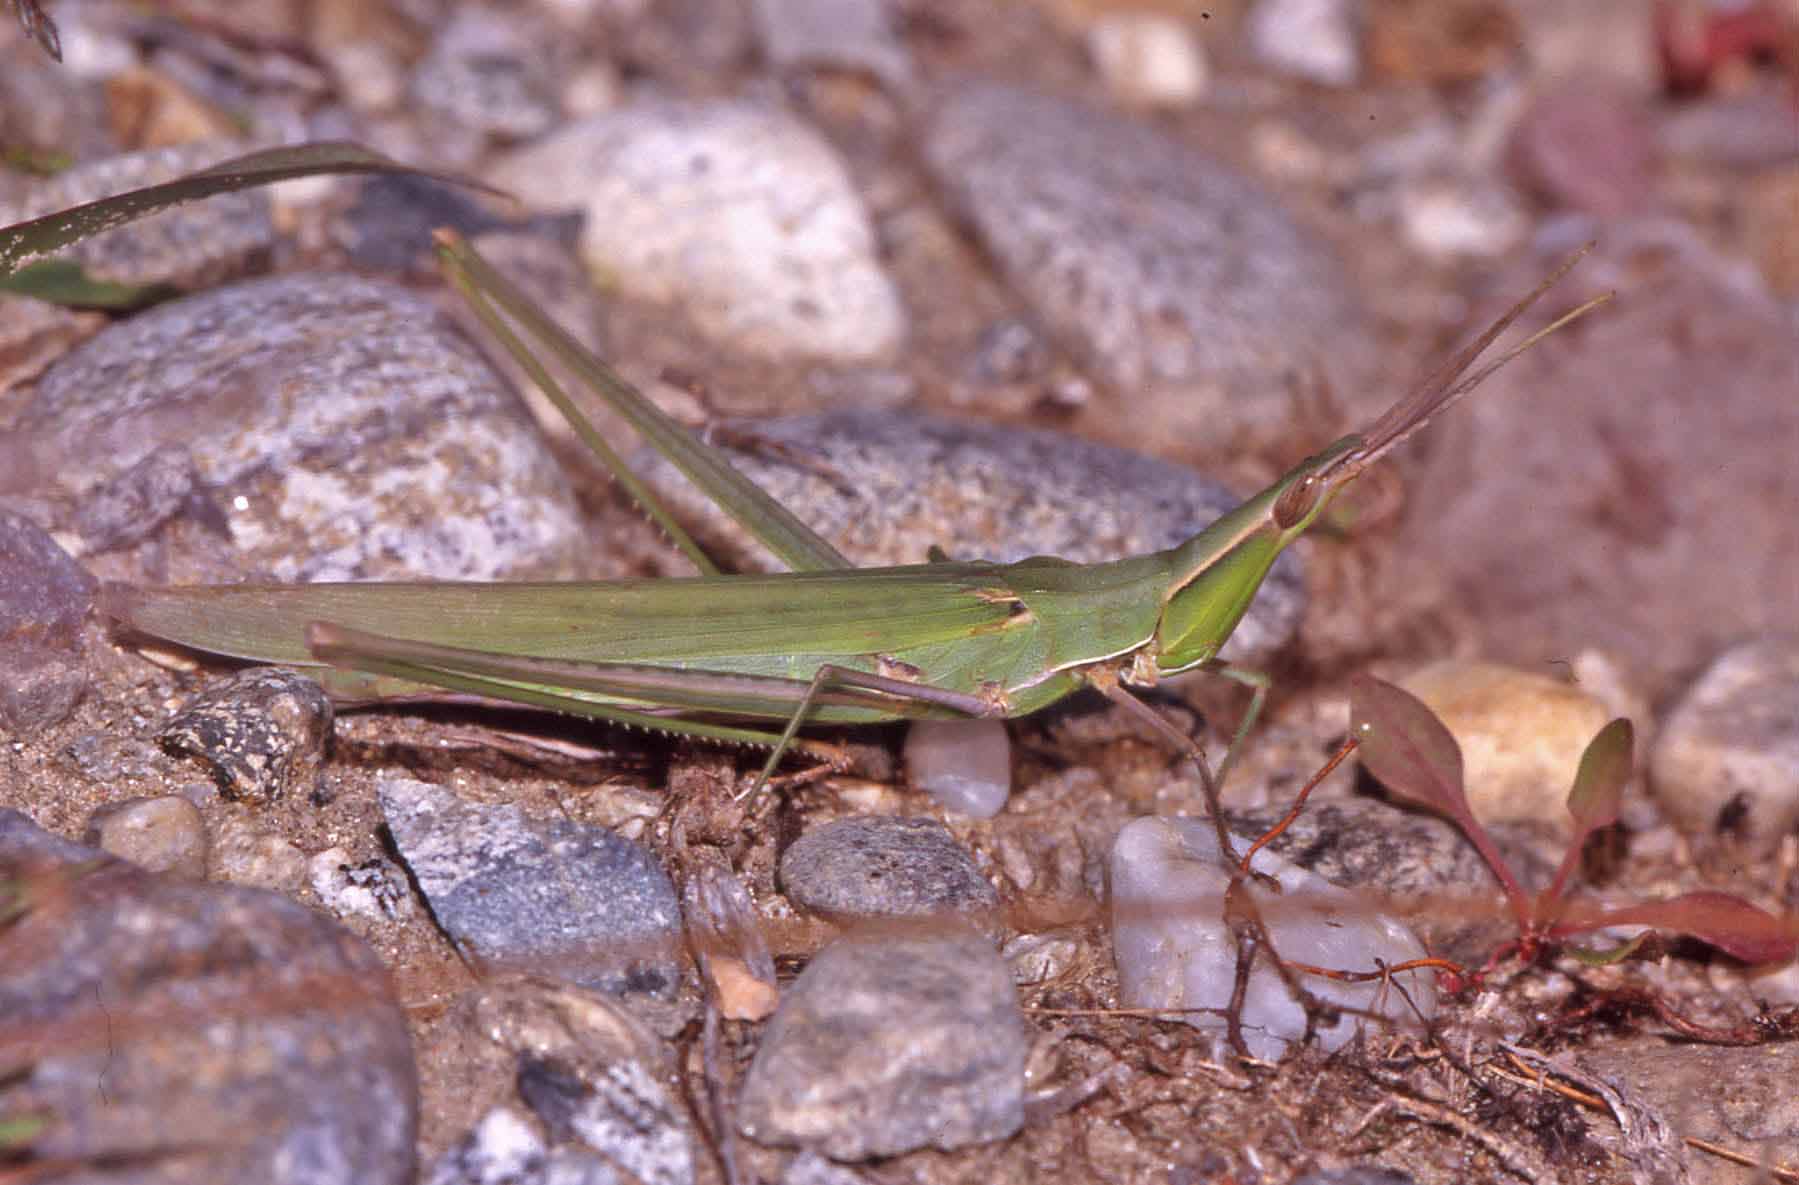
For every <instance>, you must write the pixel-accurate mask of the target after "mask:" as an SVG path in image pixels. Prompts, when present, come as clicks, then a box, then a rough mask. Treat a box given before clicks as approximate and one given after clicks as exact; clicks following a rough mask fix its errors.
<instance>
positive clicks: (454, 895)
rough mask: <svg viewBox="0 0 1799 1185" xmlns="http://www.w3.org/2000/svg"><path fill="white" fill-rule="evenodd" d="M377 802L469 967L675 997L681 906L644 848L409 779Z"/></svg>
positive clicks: (392, 785) (395, 781) (390, 785)
mask: <svg viewBox="0 0 1799 1185" xmlns="http://www.w3.org/2000/svg"><path fill="white" fill-rule="evenodd" d="M379 793H380V798H381V810H382V813H383V815H384V816H385V817H386V819H387V826H388V829H389V830H390V831H391V832H392V833H393V837H394V843H395V845H396V846H397V847H398V848H399V851H400V856H401V858H402V859H403V860H405V861H406V866H407V867H408V868H409V869H411V870H412V875H413V877H414V879H415V880H417V882H418V885H419V888H420V890H421V891H422V892H423V893H424V894H425V899H426V901H427V902H428V903H429V904H430V906H431V912H432V914H433V915H434V916H435V917H436V919H437V921H438V924H439V925H441V926H442V927H443V928H444V930H445V932H446V933H448V934H449V935H450V937H451V938H452V939H454V940H455V942H456V943H457V945H458V946H460V947H461V948H462V949H463V950H464V952H465V953H466V954H467V955H468V956H469V957H470V958H473V959H476V960H479V961H480V962H481V963H483V964H491V965H495V966H512V967H514V968H515V969H516V968H525V967H530V968H533V969H542V970H546V971H552V972H554V973H556V974H558V975H560V976H562V977H564V978H567V979H569V980H571V981H573V982H575V983H578V984H582V985H584V986H589V987H597V988H600V989H602V990H605V991H608V992H612V993H614V994H616V995H637V994H642V995H647V996H651V997H656V998H668V997H671V996H672V995H673V994H674V992H675V989H676V987H677V986H678V984H679V981H680V976H681V970H680V962H679V959H678V955H677V952H678V950H679V946H680V935H681V912H680V905H679V901H678V899H677V898H676V896H675V889H674V885H673V884H671V883H670V881H669V879H668V875H667V874H666V873H665V872H663V871H662V868H661V866H660V865H658V864H657V863H656V859H655V857H654V856H652V855H650V853H648V852H647V851H645V850H644V849H643V848H641V847H639V846H638V845H637V844H635V843H632V842H631V841H630V840H628V839H624V838H621V837H620V836H617V835H614V834H613V833H612V832H610V831H607V830H605V829H604V828H601V827H589V826H585V825H583V824H580V823H571V822H568V821H566V820H562V819H533V818H530V817H528V816H526V815H525V813H524V812H523V811H521V810H519V809H518V808H517V807H514V806H485V805H480V804H476V803H471V802H464V801H463V800H461V799H459V798H457V797H456V795H455V794H453V793H451V792H450V791H448V790H445V789H443V788H441V787H438V786H433V785H430V784H428V783H425V782H419V781H414V780H412V779H410V778H395V777H389V778H383V779H382V780H381V782H380V786H379Z"/></svg>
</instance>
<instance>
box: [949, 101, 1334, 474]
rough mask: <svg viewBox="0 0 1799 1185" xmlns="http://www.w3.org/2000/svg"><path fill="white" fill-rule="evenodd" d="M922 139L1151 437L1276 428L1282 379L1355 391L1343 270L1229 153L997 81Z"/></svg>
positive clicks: (1033, 294) (1014, 279) (970, 213)
mask: <svg viewBox="0 0 1799 1185" xmlns="http://www.w3.org/2000/svg"><path fill="white" fill-rule="evenodd" d="M923 144H924V156H925V161H926V164H927V165H928V167H929V168H930V170H931V172H932V174H933V176H934V177H935V179H936V181H937V183H938V184H939V185H940V186H941V187H942V188H943V189H944V190H945V191H947V193H948V195H949V197H950V199H951V201H952V202H953V203H954V205H955V206H956V207H957V209H958V210H959V212H960V213H961V214H962V216H963V217H965V218H966V219H967V220H968V221H969V222H970V223H971V224H972V225H973V227H974V229H975V231H976V232H977V233H978V234H979V236H980V238H981V241H982V242H983V244H985V246H986V247H987V249H988V251H989V252H990V253H991V254H992V256H993V257H994V259H995V260H996V261H997V262H998V264H999V267H1000V269H1001V270H1002V271H1003V272H1004V273H1005V276H1006V278H1007V279H1008V280H1009V281H1010V283H1011V286H1012V288H1013V290H1014V291H1016V292H1017V293H1018V295H1019V296H1020V297H1021V298H1022V299H1024V300H1025V301H1026V302H1028V303H1029V304H1030V305H1031V307H1032V308H1033V309H1034V310H1035V312H1036V314H1037V315H1038V316H1039V317H1040V318H1041V319H1042V321H1043V322H1044V324H1045V325H1046V326H1048V327H1049V328H1050V329H1051V330H1052V331H1053V332H1055V333H1056V334H1057V335H1058V336H1060V337H1061V338H1062V339H1064V340H1065V341H1066V342H1067V343H1068V345H1069V346H1070V347H1071V348H1072V349H1073V350H1074V351H1075V352H1076V353H1077V354H1079V355H1080V356H1081V357H1082V358H1084V359H1085V360H1086V362H1087V363H1088V364H1089V365H1090V366H1091V367H1092V368H1093V369H1094V370H1095V371H1096V372H1097V374H1098V375H1099V376H1100V377H1103V378H1104V379H1106V380H1107V381H1108V382H1109V383H1110V384H1111V385H1112V386H1113V387H1114V388H1115V389H1116V391H1117V392H1118V394H1119V397H1120V398H1121V399H1126V398H1128V399H1129V400H1130V414H1131V415H1132V417H1133V420H1134V421H1135V420H1142V421H1143V422H1144V424H1145V429H1146V431H1147V430H1148V429H1149V428H1150V422H1151V421H1154V423H1155V428H1154V430H1155V431H1156V432H1157V433H1163V432H1167V431H1168V430H1169V429H1172V428H1174V427H1175V426H1177V425H1179V426H1183V427H1186V428H1188V429H1190V431H1189V433H1188V436H1189V437H1194V436H1199V435H1200V432H1201V430H1204V431H1209V432H1211V433H1213V434H1218V433H1220V432H1223V433H1225V434H1228V433H1229V432H1230V430H1232V429H1234V428H1243V427H1250V426H1258V425H1259V426H1267V425H1269V424H1273V423H1280V422H1282V421H1283V420H1284V418H1285V415H1286V413H1287V411H1288V406H1287V404H1288V400H1287V398H1285V396H1286V394H1287V393H1288V391H1289V388H1288V387H1287V385H1286V384H1283V383H1282V382H1281V380H1280V376H1282V375H1291V374H1304V373H1307V372H1308V370H1309V369H1310V368H1313V367H1314V366H1319V365H1321V366H1323V368H1324V369H1325V370H1326V371H1327V372H1329V373H1330V374H1331V377H1332V378H1333V380H1335V381H1336V383H1337V386H1338V388H1339V389H1342V390H1352V391H1353V390H1355V389H1356V386H1357V384H1356V383H1355V382H1354V378H1355V375H1354V372H1353V371H1349V372H1347V373H1345V370H1344V367H1343V365H1342V364H1343V362H1344V361H1345V360H1346V359H1347V358H1348V357H1349V356H1350V354H1351V351H1352V350H1353V349H1354V347H1355V345H1356V342H1357V340H1358V339H1359V337H1360V333H1361V329H1360V324H1359V320H1360V319H1359V317H1358V316H1357V314H1356V311H1355V308H1354V305H1353V302H1352V300H1351V298H1350V296H1349V293H1348V291H1347V289H1346V287H1345V285H1344V282H1343V280H1342V278H1341V277H1340V275H1339V272H1338V268H1337V265H1336V264H1335V262H1334V261H1333V260H1332V258H1331V256H1330V254H1329V252H1328V251H1327V250H1325V248H1324V247H1323V246H1322V245H1321V244H1320V243H1318V242H1315V241H1314V240H1313V239H1312V238H1311V237H1310V236H1309V235H1307V234H1306V233H1305V232H1304V231H1302V230H1301V229H1300V227H1299V226H1298V225H1297V224H1296V223H1295V222H1293V221H1292V219H1290V218H1289V217H1288V215H1287V214H1286V213H1284V212H1283V211H1282V210H1281V208H1280V203H1279V202H1278V201H1277V200H1276V199H1275V198H1274V196H1273V195H1272V194H1270V193H1268V192H1266V191H1265V190H1263V189H1262V188H1261V186H1259V185H1258V184H1257V183H1256V182H1254V181H1252V180H1250V179H1249V178H1248V177H1246V176H1243V175H1241V174H1239V173H1238V172H1237V171H1236V170H1235V169H1234V168H1232V167H1231V166H1229V165H1227V164H1225V163H1224V162H1223V161H1221V160H1217V159H1214V158H1211V157H1208V156H1206V155H1204V154H1202V153H1200V152H1198V151H1196V150H1194V149H1193V148H1192V147H1190V146H1189V145H1188V144H1186V143H1184V142H1182V141H1180V140H1175V139H1172V138H1170V137H1168V136H1166V135H1164V134H1163V133H1162V132H1161V131H1159V130H1157V129H1156V128H1153V127H1151V126H1149V125H1147V124H1145V123H1142V122H1133V121H1130V120H1127V119H1123V118H1120V117H1117V116H1113V115H1108V114H1105V113H1103V112H1101V111H1098V110H1095V109H1092V108H1087V107H1082V106H1079V105H1076V104H1073V103H1070V102H1066V101H1064V100H1061V99H1057V98H1054V97H1052V96H1050V95H1047V94H1041V93H1036V92H1032V91H1028V90H1024V89H1020V88H1016V87H1011V86H1006V85H1000V84H995V83H986V82H981V83H970V84H965V85H961V86H958V87H955V88H954V89H952V90H950V91H949V92H948V93H947V94H946V95H945V96H944V97H943V98H942V100H941V101H940V102H939V103H938V104H937V106H936V108H935V110H934V112H933V113H932V116H931V118H930V119H929V121H928V123H927V125H926V127H925V130H924V133H923ZM1159 438H1161V439H1181V438H1182V437H1181V436H1178V435H1174V434H1173V433H1172V432H1169V433H1168V434H1167V435H1162V436H1160V437H1159ZM1214 438H1216V436H1214Z"/></svg>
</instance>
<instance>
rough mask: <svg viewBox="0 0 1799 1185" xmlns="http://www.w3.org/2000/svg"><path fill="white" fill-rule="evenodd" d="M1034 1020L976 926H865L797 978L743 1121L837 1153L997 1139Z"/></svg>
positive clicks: (1020, 1118) (1020, 1081)
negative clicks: (917, 929)
mask: <svg viewBox="0 0 1799 1185" xmlns="http://www.w3.org/2000/svg"><path fill="white" fill-rule="evenodd" d="M1028 1051H1029V1037H1028V1027H1027V1026H1026V1024H1025V1020H1024V1015H1023V1013H1022V1012H1020V1010H1019V1007H1018V999H1017V996H1016V993H1015V992H1014V990H1013V987H1012V980H1011V976H1010V975H1009V974H1008V973H1007V971H1006V965H1005V963H1004V962H1003V961H1001V959H1000V958H999V956H998V955H997V954H995V953H994V952H993V948H992V947H991V946H990V945H989V944H988V942H987V940H986V939H985V938H983V937H981V936H980V935H978V934H975V933H973V932H963V933H954V932H950V931H945V930H943V929H941V928H939V929H938V930H937V931H936V932H935V933H931V934H917V933H913V932H910V931H892V930H888V929H885V928H871V929H870V930H868V931H866V932H864V933H863V934H861V935H857V934H851V935H846V936H845V937H843V938H840V939H838V940H837V941H835V942H833V943H831V944H830V945H829V946H827V947H826V948H825V949H824V950H822V951H820V952H819V953H818V954H817V955H816V956H814V957H813V959H812V962H811V963H810V964H808V965H807V967H806V970H805V971H804V972H802V973H801V975H800V977H799V978H798V979H797V980H795V981H794V983H793V985H792V987H790V988H789V989H788V991H787V993H786V994H785V996H784V997H783V999H782V1001H781V1008H780V1010H779V1011H778V1012H776V1013H775V1016H774V1019H773V1020H772V1021H770V1022H769V1025H768V1028H767V1030H766V1031H765V1033H764V1034H763V1038H762V1045H761V1048H759V1049H758V1050H757V1051H756V1058H755V1061H753V1062H752V1063H751V1064H750V1070H749V1074H748V1076H747V1077H746V1078H745V1079H744V1083H743V1093H742V1095H741V1097H740V1099H739V1103H738V1111H737V1118H738V1124H739V1126H740V1128H741V1130H742V1131H743V1133H744V1134H745V1135H747V1136H749V1137H750V1138H751V1139H753V1140H756V1141H757V1142H759V1143H764V1144H777V1145H783V1146H793V1145H798V1146H802V1147H807V1148H813V1149H816V1150H817V1151H820V1152H822V1153H824V1154H825V1155H826V1156H829V1157H831V1158H832V1159H834V1160H843V1161H856V1160H867V1159H870V1158H872V1157H881V1156H897V1155H900V1154H901V1153H905V1152H912V1151H915V1150H917V1149H919V1148H926V1147H934V1148H939V1149H942V1150H944V1151H949V1150H951V1149H955V1148H962V1147H966V1146H968V1145H970V1144H981V1143H987V1142H989V1141H993V1140H1003V1139H1006V1138H1007V1137H1009V1136H1011V1135H1012V1134H1013V1133H1014V1132H1016V1131H1017V1130H1018V1129H1019V1127H1020V1126H1021V1125H1022V1124H1023V1122H1024V1066H1025V1057H1026V1055H1027V1053H1028Z"/></svg>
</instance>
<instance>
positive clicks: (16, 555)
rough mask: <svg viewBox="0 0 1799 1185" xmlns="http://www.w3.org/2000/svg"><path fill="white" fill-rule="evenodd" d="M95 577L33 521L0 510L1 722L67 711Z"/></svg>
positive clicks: (79, 688)
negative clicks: (3, 672) (3, 674)
mask: <svg viewBox="0 0 1799 1185" xmlns="http://www.w3.org/2000/svg"><path fill="white" fill-rule="evenodd" d="M93 594H94V578H93V577H92V576H90V575H88V574H87V572H86V571H85V570H84V569H83V568H82V567H81V565H80V564H77V563H76V562H75V561H74V560H73V559H71V558H70V557H69V555H68V553H67V552H65V551H63V549H62V548H61V547H59V546H57V543H56V540H54V539H52V538H50V536H49V535H46V534H45V533H44V532H43V531H42V530H41V529H40V528H39V527H38V526H37V525H35V524H34V523H32V522H30V521H28V520H26V519H24V518H21V517H20V516H18V515H16V514H8V513H5V512H4V511H0V670H3V671H5V672H6V673H5V676H4V677H0V727H4V728H6V729H9V730H11V731H13V732H15V733H20V732H27V731H32V730H36V729H40V728H47V727H49V726H50V725H52V724H56V723H59V722H60V721H62V720H63V719H65V718H67V716H68V714H69V713H70V712H72V711H74V710H75V705H76V704H77V703H79V702H80V700H81V697H82V695H83V694H84V693H85V692H86V690H87V684H88V677H87V671H86V669H85V668H84V667H83V666H82V663H81V657H80V632H81V623H82V621H83V619H84V618H86V616H87V612H88V608H89V606H90V605H91V604H92V603H93Z"/></svg>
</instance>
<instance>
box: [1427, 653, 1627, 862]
mask: <svg viewBox="0 0 1799 1185" xmlns="http://www.w3.org/2000/svg"><path fill="white" fill-rule="evenodd" d="M1399 685H1400V686H1401V687H1403V688H1404V689H1405V690H1407V691H1409V692H1411V693H1412V694H1413V695H1415V696H1417V697H1418V698H1419V699H1421V700H1423V701H1424V703H1425V705H1426V706H1427V707H1429V708H1430V709H1431V711H1433V712H1435V713H1436V714H1437V716H1438V717H1439V718H1440V719H1441V720H1442V721H1443V723H1444V724H1445V725H1447V726H1448V727H1449V731H1450V733H1451V734H1453V735H1454V737H1455V739H1456V743H1457V744H1458V745H1460V746H1461V749H1462V772H1463V782H1464V786H1465V788H1466V790H1467V795H1468V806H1469V808H1470V809H1471V810H1472V811H1473V812H1474V817H1475V818H1477V819H1479V820H1480V821H1481V822H1482V823H1487V824H1493V823H1541V824H1546V825H1548V826H1549V827H1551V828H1554V829H1555V830H1557V831H1559V832H1560V833H1562V834H1568V833H1569V832H1570V830H1571V829H1572V827H1573V818H1572V817H1571V816H1570V815H1569V814H1568V791H1569V790H1571V789H1573V787H1574V775H1575V773H1576V772H1577V771H1578V770H1579V769H1580V758H1581V754H1583V753H1585V752H1586V749H1587V745H1588V743H1590V742H1591V741H1592V739H1593V738H1594V736H1596V735H1597V734H1598V732H1599V730H1600V729H1602V728H1604V727H1605V725H1606V722H1607V721H1609V720H1610V719H1611V713H1610V712H1609V711H1608V710H1607V709H1606V706H1605V704H1603V703H1601V702H1600V701H1599V700H1598V699H1596V698H1594V697H1593V696H1591V695H1588V694H1587V693H1586V692H1585V691H1583V690H1582V689H1581V688H1579V687H1576V686H1574V685H1573V684H1571V683H1564V682H1562V681H1561V680H1559V679H1552V678H1550V677H1549V676H1547V675H1539V674H1536V673H1534V672H1531V671H1521V670H1518V669H1517V668H1515V667H1507V666H1500V665H1497V664H1494V663H1478V662H1459V661H1449V662H1441V663H1436V664H1433V665H1431V666H1428V667H1425V668H1424V669H1422V670H1419V671H1416V672H1414V673H1413V674H1411V675H1408V676H1407V677H1406V678H1404V679H1402V680H1400V682H1399Z"/></svg>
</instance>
